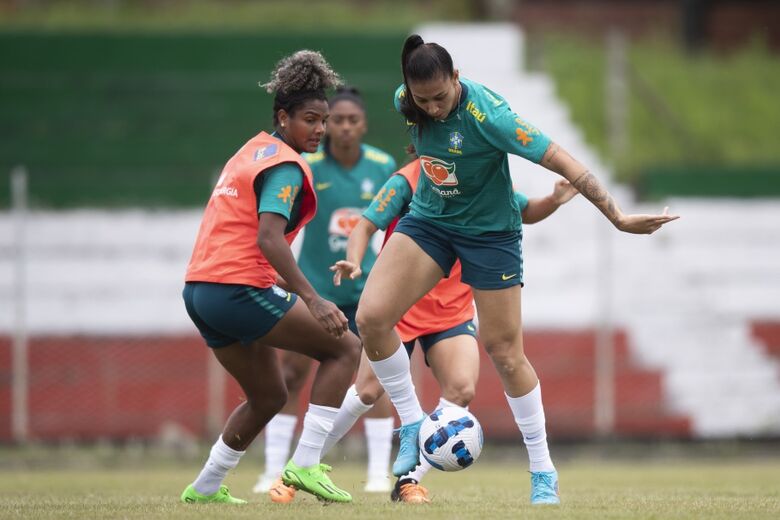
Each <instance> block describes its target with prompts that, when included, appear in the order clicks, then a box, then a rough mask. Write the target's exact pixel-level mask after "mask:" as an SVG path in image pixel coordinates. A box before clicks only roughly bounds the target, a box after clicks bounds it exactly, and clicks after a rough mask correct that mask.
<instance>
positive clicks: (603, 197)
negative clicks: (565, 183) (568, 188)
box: [572, 170, 617, 220]
mask: <svg viewBox="0 0 780 520" xmlns="http://www.w3.org/2000/svg"><path fill="white" fill-rule="evenodd" d="M572 185H573V186H574V187H575V188H577V191H579V192H580V193H582V194H583V195H584V196H585V197H586V198H587V199H588V200H590V201H591V202H593V203H594V204H595V205H596V206H598V208H599V209H601V211H602V212H603V213H604V214H605V215H606V216H607V218H609V219H610V220H613V219H614V218H615V217H616V216H617V204H615V199H613V198H612V195H610V194H609V193H607V190H605V189H604V187H603V186H602V185H601V183H600V182H599V180H598V179H597V178H596V177H595V176H594V175H593V174H592V173H590V172H589V171H587V170H586V171H584V172H583V173H582V174H580V176H579V177H577V178H576V179H575V180H574V182H572Z"/></svg>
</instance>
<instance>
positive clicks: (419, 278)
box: [357, 35, 677, 504]
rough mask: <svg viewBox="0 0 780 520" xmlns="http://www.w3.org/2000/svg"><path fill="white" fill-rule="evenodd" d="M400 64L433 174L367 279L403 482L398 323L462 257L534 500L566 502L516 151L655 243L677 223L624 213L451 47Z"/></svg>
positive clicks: (416, 50) (410, 46)
mask: <svg viewBox="0 0 780 520" xmlns="http://www.w3.org/2000/svg"><path fill="white" fill-rule="evenodd" d="M401 66H402V71H403V75H404V83H403V85H401V87H399V89H398V90H397V92H396V96H395V104H396V108H397V109H398V110H399V111H400V112H402V113H403V115H404V116H405V117H406V120H407V122H406V124H407V127H408V128H409V131H410V135H411V139H412V142H413V144H414V146H415V148H416V149H417V152H418V154H419V155H420V159H421V161H422V167H423V172H424V173H425V175H421V176H420V181H419V185H418V189H417V190H416V192H415V194H414V197H413V199H412V203H411V211H410V212H409V214H408V215H406V216H405V217H404V218H403V219H402V220H401V222H400V223H399V224H398V226H397V227H396V230H395V231H396V232H395V233H394V234H393V235H392V237H391V238H390V240H389V241H388V243H387V245H386V246H385V250H384V251H383V253H382V255H381V256H380V257H379V259H378V260H377V263H376V264H375V266H374V270H373V271H372V273H371V275H370V276H369V278H368V280H367V282H366V287H365V290H364V292H363V295H362V297H361V299H360V304H359V307H358V309H359V310H358V315H357V324H358V329H359V330H360V334H361V337H362V340H363V345H364V349H365V351H366V355H367V356H368V358H369V360H370V362H371V365H372V368H373V369H374V372H375V373H376V375H377V377H378V379H379V381H380V382H381V384H382V386H383V387H384V388H385V390H386V391H387V393H388V394H389V395H390V399H391V400H392V402H393V404H394V405H395V407H396V410H397V411H398V415H399V417H400V418H401V432H400V437H401V439H400V440H401V446H400V450H399V453H398V458H397V459H396V461H395V463H394V464H393V473H394V474H395V475H403V474H405V473H406V472H408V471H409V470H411V469H412V468H413V467H414V466H415V465H417V463H418V460H419V449H418V445H417V437H418V434H419V429H420V424H421V422H422V417H423V411H422V409H421V407H420V404H419V401H418V399H417V396H416V395H415V393H414V386H413V384H412V380H411V376H410V374H409V360H408V357H407V355H406V351H405V349H404V348H402V347H403V345H401V344H400V341H399V338H398V336H397V335H396V333H395V332H394V330H393V326H394V325H395V323H396V322H398V320H400V318H401V317H402V316H403V314H404V313H405V312H406V311H407V310H408V309H409V308H410V307H411V306H412V305H413V304H414V303H415V302H416V301H417V300H419V299H420V298H421V297H422V296H423V295H424V294H426V293H427V292H428V291H430V290H431V288H433V287H434V286H435V285H436V284H437V283H438V281H439V280H440V279H441V278H442V277H444V276H447V275H448V274H449V271H450V268H451V267H452V265H453V263H454V262H455V260H456V259H458V260H460V262H461V266H462V280H463V282H465V283H466V284H468V285H470V286H471V287H472V291H473V294H474V301H475V304H476V307H477V313H478V316H479V325H480V330H481V331H482V332H481V336H480V340H481V342H482V344H483V345H484V346H485V350H486V351H487V352H488V354H489V355H490V357H491V359H492V361H493V363H494V365H495V366H496V369H497V370H498V373H499V376H500V378H501V381H502V383H503V386H504V391H505V393H506V398H507V401H508V403H509V406H510V409H511V410H512V414H513V415H514V418H515V422H516V423H517V424H518V427H519V428H520V431H521V432H522V434H523V439H524V441H525V444H526V447H527V449H528V452H529V458H530V461H531V503H532V504H557V503H559V498H558V475H557V472H556V471H555V467H554V465H553V464H552V461H551V460H550V456H549V451H548V448H547V441H546V431H545V421H544V409H543V407H542V398H541V390H540V387H539V379H538V378H537V376H536V373H535V372H534V369H533V367H532V366H531V364H530V363H529V361H528V359H527V358H526V357H525V355H524V353H523V339H522V327H521V312H520V299H521V298H520V296H521V287H522V283H523V282H522V280H523V271H522V268H523V265H522V255H521V251H520V240H519V238H520V236H519V227H520V216H519V215H520V212H519V211H518V207H517V202H516V200H515V198H514V196H513V190H512V182H511V179H510V176H509V167H508V162H507V154H508V153H513V154H516V155H519V156H521V157H523V158H525V159H528V160H530V161H533V162H536V163H538V164H541V165H542V166H544V167H545V168H547V169H549V170H552V171H554V172H556V173H558V174H560V175H561V176H563V177H564V178H565V179H566V180H568V181H569V182H571V184H572V185H573V186H574V187H575V188H577V190H578V191H579V192H580V193H582V195H583V196H584V197H585V198H587V199H588V200H590V201H591V202H592V203H593V204H594V205H595V206H596V207H597V208H598V209H599V210H600V211H601V212H602V213H603V214H604V215H605V216H606V217H607V218H608V219H609V220H610V222H612V223H613V224H614V225H615V227H617V228H618V229H619V230H621V231H624V232H628V233H644V234H649V233H652V232H654V231H656V230H658V229H659V228H660V227H661V226H662V225H664V224H666V223H667V222H670V221H672V220H674V219H676V218H677V217H676V216H670V215H667V214H666V213H664V214H663V215H627V214H624V213H623V212H622V211H621V210H620V208H619V207H618V205H617V204H616V203H615V201H614V199H613V198H612V196H611V195H610V194H609V193H608V192H607V191H606V190H605V189H604V187H603V186H602V184H601V183H600V182H599V181H598V179H597V178H596V177H595V176H594V175H593V174H592V173H590V172H589V171H588V169H587V168H585V167H584V166H582V165H581V164H580V163H579V162H577V160H575V159H574V158H573V157H572V156H571V155H569V154H568V153H566V151H565V150H563V149H562V148H561V147H560V146H559V145H557V144H556V143H554V142H552V141H551V140H550V139H549V138H548V137H547V136H545V135H544V134H543V133H542V132H540V131H539V130H538V129H536V128H535V127H533V126H532V125H530V124H529V123H528V122H526V121H525V120H523V119H522V118H521V117H519V116H518V115H517V114H516V113H514V112H513V111H512V110H511V109H510V108H509V106H508V104H507V102H506V100H505V99H504V98H502V97H501V96H500V95H498V94H496V93H495V92H492V91H491V90H489V89H488V88H486V87H484V86H483V85H480V84H479V83H476V82H474V81H470V80H468V79H465V78H462V77H460V76H459V74H458V71H457V70H455V69H454V67H453V65H452V58H451V57H450V55H449V53H448V52H447V51H446V50H445V49H444V48H443V47H441V46H440V45H437V44H435V43H427V44H426V43H424V42H423V39H422V38H421V37H420V36H418V35H412V36H410V37H409V38H407V40H406V42H405V43H404V48H403V52H402V56H401Z"/></svg>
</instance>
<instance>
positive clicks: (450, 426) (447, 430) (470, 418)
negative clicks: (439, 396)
mask: <svg viewBox="0 0 780 520" xmlns="http://www.w3.org/2000/svg"><path fill="white" fill-rule="evenodd" d="M419 444H420V455H422V457H423V458H424V459H425V460H427V461H428V462H429V463H430V464H431V466H433V467H434V468H436V469H440V470H442V471H460V470H462V469H465V468H468V467H469V466H471V465H472V464H473V463H474V461H475V460H477V457H479V454H480V452H481V451H482V427H481V426H480V425H479V421H477V418H476V417H474V415H473V414H472V413H471V412H469V411H468V410H466V409H465V408H460V407H457V406H447V407H444V408H437V409H436V410H434V411H433V412H432V413H431V414H430V415H428V416H427V417H425V419H424V420H423V423H422V426H421V427H420V438H419Z"/></svg>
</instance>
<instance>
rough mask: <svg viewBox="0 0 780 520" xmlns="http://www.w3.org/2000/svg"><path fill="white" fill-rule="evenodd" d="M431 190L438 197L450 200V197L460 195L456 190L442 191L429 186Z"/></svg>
mask: <svg viewBox="0 0 780 520" xmlns="http://www.w3.org/2000/svg"><path fill="white" fill-rule="evenodd" d="M431 189H432V190H433V191H434V192H435V193H436V194H437V195H438V196H440V197H444V198H450V197H457V196H458V195H460V190H459V189H458V188H453V189H451V190H443V189H441V188H437V187H436V186H431Z"/></svg>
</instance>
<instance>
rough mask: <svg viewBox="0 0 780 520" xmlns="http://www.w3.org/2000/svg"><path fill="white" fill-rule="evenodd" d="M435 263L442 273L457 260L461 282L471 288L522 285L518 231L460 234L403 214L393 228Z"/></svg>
mask: <svg viewBox="0 0 780 520" xmlns="http://www.w3.org/2000/svg"><path fill="white" fill-rule="evenodd" d="M394 232H395V233H403V234H404V235H406V236H408V237H409V238H411V239H412V240H414V242H415V243H416V244H417V245H418V246H420V248H421V249H422V250H423V251H425V253H426V254H427V255H428V256H430V257H431V258H433V260H434V261H435V262H436V263H437V264H439V267H441V269H442V271H444V275H445V276H449V274H450V269H452V265H453V264H454V263H455V260H456V259H459V260H460V263H461V267H462V269H463V274H462V275H461V279H462V280H463V283H465V284H468V285H470V286H471V287H473V288H475V289H506V288H508V287H512V286H514V285H522V284H523V255H522V250H521V245H520V242H521V241H522V238H523V232H522V231H499V232H490V233H483V234H481V235H464V234H463V233H458V232H456V231H452V230H449V229H447V228H444V227H442V226H439V225H437V224H434V223H433V222H431V221H429V220H426V219H423V218H419V217H414V216H412V215H409V214H407V215H405V216H404V217H403V218H402V219H401V220H400V221H399V222H398V225H397V226H396V227H395V231H394Z"/></svg>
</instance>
